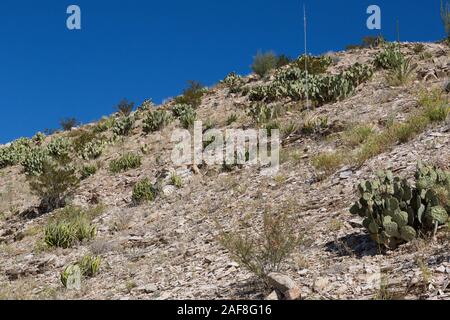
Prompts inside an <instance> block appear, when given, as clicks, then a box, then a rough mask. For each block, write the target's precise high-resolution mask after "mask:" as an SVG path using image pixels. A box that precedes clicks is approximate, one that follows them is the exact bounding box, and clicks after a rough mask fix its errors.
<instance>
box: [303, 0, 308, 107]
mask: <svg viewBox="0 0 450 320" xmlns="http://www.w3.org/2000/svg"><path fill="white" fill-rule="evenodd" d="M303 22H304V32H305V33H304V38H305V75H306V77H305V82H306V108H307V109H309V107H310V105H309V93H308V89H309V88H308V50H307V47H306V45H307V41H306V7H305V4H303Z"/></svg>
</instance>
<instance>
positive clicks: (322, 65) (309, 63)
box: [292, 55, 333, 74]
mask: <svg viewBox="0 0 450 320" xmlns="http://www.w3.org/2000/svg"><path fill="white" fill-rule="evenodd" d="M332 63H333V59H332V58H331V57H329V56H319V57H315V56H310V55H301V56H300V57H299V58H298V59H297V60H295V61H294V62H293V63H292V64H293V65H295V66H296V67H298V68H299V69H300V70H303V71H305V70H308V73H309V74H321V73H325V72H326V71H327V68H328V67H329V66H330V65H331V64H332ZM305 66H306V69H305Z"/></svg>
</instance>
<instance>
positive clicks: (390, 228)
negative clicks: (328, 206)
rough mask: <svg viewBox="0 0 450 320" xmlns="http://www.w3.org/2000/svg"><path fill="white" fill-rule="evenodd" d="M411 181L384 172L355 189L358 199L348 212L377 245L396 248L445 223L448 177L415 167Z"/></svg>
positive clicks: (449, 194)
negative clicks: (357, 191)
mask: <svg viewBox="0 0 450 320" xmlns="http://www.w3.org/2000/svg"><path fill="white" fill-rule="evenodd" d="M415 179H416V180H415V186H413V185H411V184H410V183H409V182H408V180H406V179H401V178H399V177H394V176H393V174H392V172H389V171H387V172H379V173H378V178H376V179H374V180H372V181H364V182H361V183H360V184H359V185H358V190H359V193H360V196H361V198H360V199H359V201H358V202H356V203H355V204H354V205H353V206H352V207H351V209H350V212H351V213H352V214H357V215H359V216H361V217H363V218H365V219H364V221H363V225H364V227H365V228H366V229H367V230H368V231H369V233H370V235H371V237H372V239H373V240H374V241H376V242H377V243H378V244H380V245H384V246H386V247H389V248H396V247H397V246H398V245H399V244H401V243H404V242H409V241H411V240H413V239H415V238H416V237H418V236H419V235H421V234H425V233H427V232H429V231H431V230H433V229H434V230H436V229H437V226H438V225H443V224H445V223H447V220H448V213H449V209H450V207H449V203H450V202H449V201H450V173H449V172H445V171H443V170H441V169H439V168H437V167H433V166H429V165H425V164H423V163H419V164H418V166H417V171H416V174H415Z"/></svg>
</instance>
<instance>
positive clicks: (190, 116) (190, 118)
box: [179, 108, 197, 129]
mask: <svg viewBox="0 0 450 320" xmlns="http://www.w3.org/2000/svg"><path fill="white" fill-rule="evenodd" d="M179 119H180V123H181V125H182V126H183V128H185V129H189V128H191V127H192V126H193V125H194V122H195V121H196V120H197V112H195V110H194V109H193V108H186V109H185V110H184V111H183V112H182V113H181V114H180V116H179Z"/></svg>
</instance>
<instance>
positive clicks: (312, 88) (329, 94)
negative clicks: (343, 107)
mask: <svg viewBox="0 0 450 320" xmlns="http://www.w3.org/2000/svg"><path fill="white" fill-rule="evenodd" d="M372 75H373V69H372V68H371V67H370V66H368V65H363V64H359V63H356V64H354V65H353V66H351V67H350V68H349V69H347V70H345V71H343V72H342V73H340V74H337V75H329V74H326V75H322V74H318V75H315V74H309V73H308V74H306V72H305V71H304V70H302V69H300V68H299V67H296V66H291V67H290V68H288V69H282V70H279V71H278V72H277V74H276V75H275V80H274V81H273V82H272V83H271V84H269V85H263V86H257V87H255V88H253V89H252V90H250V92H249V98H250V100H251V101H265V102H273V101H276V100H279V99H283V98H289V99H291V100H294V101H299V100H302V99H305V98H306V96H307V95H308V97H309V98H311V99H312V100H314V101H316V102H317V103H319V104H324V103H327V102H334V101H338V100H341V99H344V98H346V97H348V96H350V95H351V94H352V93H353V92H354V90H355V89H356V87H357V86H358V85H360V84H361V83H363V82H365V81H367V80H368V79H370V78H371V77H372Z"/></svg>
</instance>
